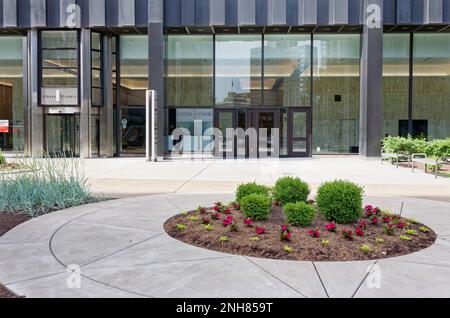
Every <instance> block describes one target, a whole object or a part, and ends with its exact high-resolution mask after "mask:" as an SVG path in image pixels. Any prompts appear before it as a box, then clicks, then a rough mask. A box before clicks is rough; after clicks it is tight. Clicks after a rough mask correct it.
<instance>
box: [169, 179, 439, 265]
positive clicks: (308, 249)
mask: <svg viewBox="0 0 450 318" xmlns="http://www.w3.org/2000/svg"><path fill="white" fill-rule="evenodd" d="M337 186H338V187H339V183H337ZM349 186H351V185H349V184H348V183H346V184H344V187H345V188H348V187H349ZM327 187H330V185H329V184H326V186H325V187H324V189H323V191H325V190H326V188H327ZM354 189H356V187H354ZM360 189H361V193H362V188H360ZM334 190H335V189H333V191H334ZM352 190H353V189H352ZM339 195H342V192H341V193H340V194H339ZM352 195H354V194H352ZM358 195H362V194H358ZM341 198H342V197H341ZM347 199H348V198H347ZM321 200H322V201H324V200H323V198H322V199H321ZM327 200H330V197H327ZM338 201H339V198H336V200H335V201H333V202H334V203H335V202H338ZM241 202H242V203H243V204H239V203H237V202H233V203H230V204H227V205H225V204H222V203H220V202H218V203H216V204H215V205H214V207H212V208H204V207H199V208H198V209H197V210H195V211H190V212H185V213H182V214H180V215H177V216H175V217H173V218H171V219H170V220H168V221H167V222H166V224H165V225H164V228H165V230H166V232H167V233H168V234H169V235H170V236H172V237H173V238H175V239H178V240H180V241H183V242H185V243H188V244H191V245H195V246H198V247H203V248H207V249H210V250H214V251H219V252H224V253H231V254H237V255H246V256H253V257H262V258H270V259H283V260H297V261H328V262H329V261H357V260H373V259H382V258H389V257H396V256H401V255H406V254H410V253H414V252H417V251H420V250H422V249H425V248H427V247H429V246H431V245H432V244H433V243H434V242H435V241H436V234H435V233H434V232H433V231H432V230H431V229H430V228H428V227H427V226H425V225H423V224H421V223H420V222H418V221H416V220H413V219H407V218H404V217H402V216H400V215H396V214H393V213H390V212H388V211H385V210H382V209H381V208H378V207H374V206H366V207H365V208H362V207H361V208H360V212H361V213H358V214H357V215H356V218H355V219H354V221H353V222H349V223H347V224H338V223H336V222H335V221H333V220H331V219H330V216H329V215H328V214H325V213H322V212H321V210H320V207H319V206H320V202H318V204H316V203H315V202H313V201H309V202H297V203H295V204H292V203H289V204H287V205H285V206H284V207H282V206H280V204H279V203H277V202H274V203H273V206H272V207H269V209H268V211H267V216H266V217H264V211H266V202H265V201H264V200H263V197H261V194H256V195H252V194H249V196H248V197H246V198H242V201H241ZM249 202H250V203H249ZM244 205H245V206H244ZM347 208H348V206H347ZM246 209H250V210H249V211H247V210H246ZM252 209H253V210H255V211H257V212H258V213H252V212H254V211H252ZM358 211H359V210H358ZM337 214H339V213H337ZM249 215H252V216H257V218H256V219H257V221H256V219H254V218H253V219H252V218H249ZM327 215H328V216H327ZM333 215H334V216H335V217H337V218H339V215H336V213H335V214H333ZM344 215H345V216H348V211H347V212H346V213H345V214H344ZM331 218H332V217H331ZM288 220H290V221H291V223H292V224H295V225H296V226H294V225H290V224H289V223H288Z"/></svg>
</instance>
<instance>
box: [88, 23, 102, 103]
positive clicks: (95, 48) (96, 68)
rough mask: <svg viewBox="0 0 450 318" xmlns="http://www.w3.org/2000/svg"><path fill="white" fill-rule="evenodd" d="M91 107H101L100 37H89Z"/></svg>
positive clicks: (95, 33)
mask: <svg viewBox="0 0 450 318" xmlns="http://www.w3.org/2000/svg"><path fill="white" fill-rule="evenodd" d="M91 68H92V69H91V79H92V106H103V43H102V35H101V34H100V33H97V32H92V36H91Z"/></svg>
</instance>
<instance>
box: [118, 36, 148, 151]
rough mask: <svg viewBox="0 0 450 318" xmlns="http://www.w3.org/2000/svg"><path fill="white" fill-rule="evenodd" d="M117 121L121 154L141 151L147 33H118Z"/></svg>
mask: <svg viewBox="0 0 450 318" xmlns="http://www.w3.org/2000/svg"><path fill="white" fill-rule="evenodd" d="M119 73H120V116H121V117H120V125H121V127H120V128H121V131H122V149H121V152H122V153H123V154H132V155H141V154H145V142H146V138H145V129H146V120H145V104H146V102H145V91H146V90H147V89H148V87H149V81H148V36H147V35H124V36H121V37H120V72H119Z"/></svg>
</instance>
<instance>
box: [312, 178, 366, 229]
mask: <svg viewBox="0 0 450 318" xmlns="http://www.w3.org/2000/svg"><path fill="white" fill-rule="evenodd" d="M363 194H364V190H363V188H362V187H360V186H358V185H357V184H354V183H352V182H349V181H340V180H338V181H333V182H327V183H324V184H323V185H321V186H320V187H319V189H318V190H317V198H316V202H317V205H318V206H319V209H320V211H321V212H322V213H323V214H324V215H325V218H326V219H327V220H329V221H336V222H337V223H341V224H342V223H343V224H345V223H352V222H355V221H357V220H358V218H360V217H361V215H362V202H363V199H362V197H363Z"/></svg>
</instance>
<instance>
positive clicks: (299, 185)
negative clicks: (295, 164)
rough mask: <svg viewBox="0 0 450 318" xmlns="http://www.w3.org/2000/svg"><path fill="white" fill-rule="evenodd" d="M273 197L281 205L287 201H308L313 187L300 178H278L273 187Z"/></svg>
mask: <svg viewBox="0 0 450 318" xmlns="http://www.w3.org/2000/svg"><path fill="white" fill-rule="evenodd" d="M272 193H273V198H274V200H275V201H277V202H279V203H280V204H281V205H285V204H287V203H296V202H306V201H307V200H308V196H309V194H310V193H311V189H310V187H309V185H308V184H307V183H306V182H303V181H302V180H300V179H299V178H292V177H285V178H281V179H278V181H277V183H276V184H275V187H274V188H273V191H272Z"/></svg>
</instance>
